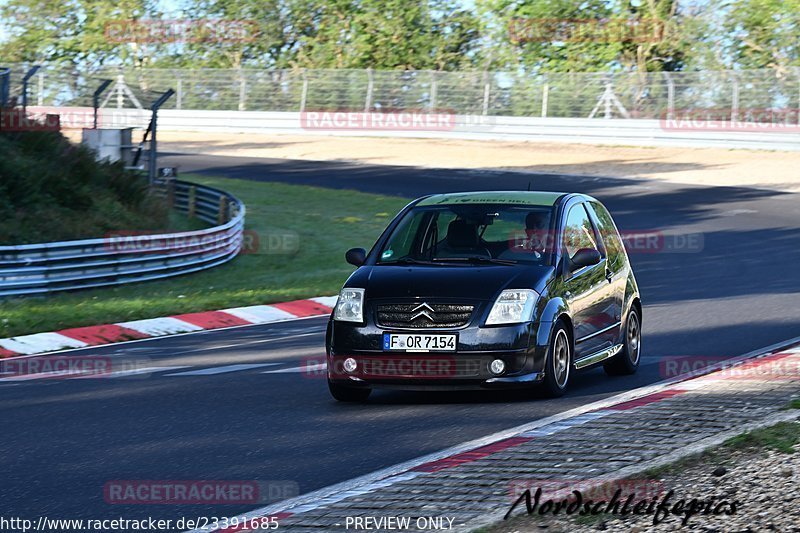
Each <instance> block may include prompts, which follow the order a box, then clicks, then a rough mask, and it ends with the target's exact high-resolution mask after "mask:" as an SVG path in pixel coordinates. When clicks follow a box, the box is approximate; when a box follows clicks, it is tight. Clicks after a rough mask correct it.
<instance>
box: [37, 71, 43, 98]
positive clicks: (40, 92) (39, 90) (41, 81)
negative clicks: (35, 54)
mask: <svg viewBox="0 0 800 533" xmlns="http://www.w3.org/2000/svg"><path fill="white" fill-rule="evenodd" d="M36 105H38V106H43V105H44V72H42V71H41V70H40V71H39V86H38V94H37V95H36Z"/></svg>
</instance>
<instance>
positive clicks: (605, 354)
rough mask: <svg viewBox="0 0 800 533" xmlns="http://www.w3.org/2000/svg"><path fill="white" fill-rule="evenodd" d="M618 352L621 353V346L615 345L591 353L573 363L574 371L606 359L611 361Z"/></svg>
mask: <svg viewBox="0 0 800 533" xmlns="http://www.w3.org/2000/svg"><path fill="white" fill-rule="evenodd" d="M620 351H622V345H621V344H615V345H614V346H612V347H610V348H606V349H605V350H602V351H599V352H597V353H593V354H592V355H587V356H586V357H581V358H580V359H578V360H577V361H575V369H576V370H580V369H581V368H585V367H587V366H589V365H593V364H595V363H599V362H601V361H605V360H606V359H611V358H612V357H614V356H615V355H617V354H618V353H619V352H620Z"/></svg>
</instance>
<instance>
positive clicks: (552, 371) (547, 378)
mask: <svg viewBox="0 0 800 533" xmlns="http://www.w3.org/2000/svg"><path fill="white" fill-rule="evenodd" d="M571 368H572V343H571V342H570V341H569V334H568V333H567V328H566V326H565V325H564V323H563V322H561V321H558V322H557V323H556V329H555V330H554V331H553V337H552V339H551V340H550V348H549V350H548V354H547V361H546V362H545V370H544V381H543V382H542V389H543V392H544V393H545V395H547V396H549V397H551V398H557V397H559V396H563V395H564V393H565V392H566V391H567V385H568V384H569V375H570V370H571Z"/></svg>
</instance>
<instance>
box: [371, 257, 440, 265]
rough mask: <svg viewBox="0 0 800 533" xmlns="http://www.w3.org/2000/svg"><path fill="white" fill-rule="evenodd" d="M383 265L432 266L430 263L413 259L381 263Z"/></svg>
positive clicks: (405, 258) (407, 258)
mask: <svg viewBox="0 0 800 533" xmlns="http://www.w3.org/2000/svg"><path fill="white" fill-rule="evenodd" d="M381 264H382V265H430V264H431V262H430V261H423V260H421V259H414V258H413V257H403V258H402V259H397V260H395V261H381Z"/></svg>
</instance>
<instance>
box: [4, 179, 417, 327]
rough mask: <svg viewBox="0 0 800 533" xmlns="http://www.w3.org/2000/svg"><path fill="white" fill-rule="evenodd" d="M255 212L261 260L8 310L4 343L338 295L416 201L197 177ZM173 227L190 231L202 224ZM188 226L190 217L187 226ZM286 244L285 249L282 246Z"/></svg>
mask: <svg viewBox="0 0 800 533" xmlns="http://www.w3.org/2000/svg"><path fill="white" fill-rule="evenodd" d="M187 179H188V180H189V181H194V182H197V183H201V184H204V185H210V186H212V187H217V188H220V189H223V190H225V191H228V192H231V193H233V194H235V195H236V196H237V197H239V198H240V199H241V200H242V201H243V202H244V203H245V204H246V206H247V217H246V229H247V230H248V231H249V232H251V233H250V236H251V238H252V236H256V237H257V238H258V241H259V244H260V249H259V253H250V254H244V255H240V256H239V257H237V258H236V259H234V260H233V261H231V262H230V263H227V264H225V265H222V266H219V267H216V268H213V269H211V270H208V271H205V272H199V273H195V274H188V275H185V276H178V277H175V278H171V279H168V280H163V281H157V282H145V283H136V284H132V285H128V286H121V287H113V288H105V289H95V290H89V291H80V292H72V293H63V294H54V295H51V296H45V297H29V298H20V299H13V300H3V301H2V302H0V338H2V337H10V336H14V335H22V334H26V333H36V332H40V331H51V330H57V329H62V328H68V327H77V326H86V325H95V324H106V323H113V322H121V321H126V320H136V319H140V318H151V317H158V316H165V315H171V314H176V313H186V312H193V311H207V310H214V309H221V308H225V307H234V306H240V305H255V304H265V303H271V302H279V301H286V300H293V299H299V298H308V297H311V296H322V295H333V294H336V293H338V291H339V289H340V288H341V285H342V283H343V282H344V280H345V279H346V278H347V276H348V275H349V273H350V272H352V270H353V267H351V266H350V265H348V264H347V263H345V261H344V252H345V251H346V250H347V249H348V248H352V247H354V246H361V247H364V248H369V247H370V246H371V245H372V244H373V242H374V241H375V239H376V238H377V237H378V235H380V233H381V231H383V229H384V228H385V226H386V224H387V223H388V222H389V220H391V217H393V216H394V214H395V213H397V211H399V210H400V209H401V208H402V207H403V206H404V205H405V204H406V203H407V200H405V199H402V198H395V197H387V196H379V195H374V194H366V193H359V192H354V191H339V190H333V189H323V188H318V187H307V186H299V185H286V184H280V183H264V182H256V181H246V180H233V179H224V178H212V177H205V176H189V177H188V178H187ZM176 217H178V215H176V214H173V215H172V219H173V220H172V223H174V224H176V225H182V226H184V228H183V229H188V228H190V227H197V224H198V222H197V221H187V220H185V219H183V220H182V221H181V220H179V219H178V218H176ZM180 218H182V217H180ZM279 243H285V244H286V246H279V245H278V244H279Z"/></svg>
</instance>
